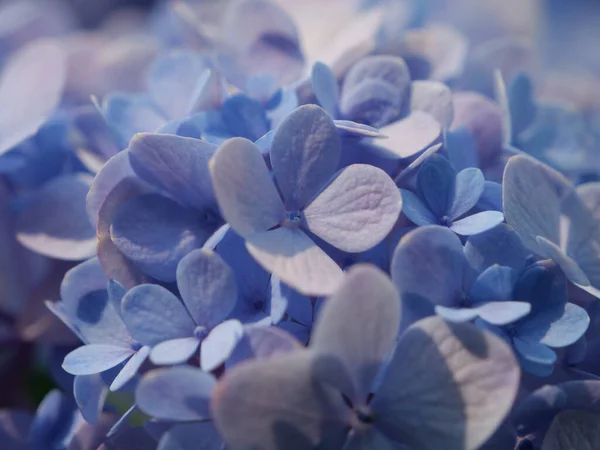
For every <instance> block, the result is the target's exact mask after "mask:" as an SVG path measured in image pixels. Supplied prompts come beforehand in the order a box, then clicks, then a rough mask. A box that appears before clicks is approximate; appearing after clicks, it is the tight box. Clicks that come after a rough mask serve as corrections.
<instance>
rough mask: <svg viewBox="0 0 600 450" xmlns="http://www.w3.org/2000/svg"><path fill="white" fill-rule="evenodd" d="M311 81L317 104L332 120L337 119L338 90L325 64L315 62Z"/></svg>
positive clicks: (336, 83)
mask: <svg viewBox="0 0 600 450" xmlns="http://www.w3.org/2000/svg"><path fill="white" fill-rule="evenodd" d="M311 81H312V86H313V90H314V92H315V97H316V98H317V101H318V102H319V104H320V105H321V106H322V107H323V109H324V110H325V111H327V113H328V114H329V115H330V116H331V117H332V118H335V117H337V115H338V105H339V103H340V88H339V86H338V82H337V79H336V78H335V75H334V73H333V71H332V70H331V69H330V68H329V66H327V64H323V63H322V62H317V63H315V65H314V66H313V67H312V72H311Z"/></svg>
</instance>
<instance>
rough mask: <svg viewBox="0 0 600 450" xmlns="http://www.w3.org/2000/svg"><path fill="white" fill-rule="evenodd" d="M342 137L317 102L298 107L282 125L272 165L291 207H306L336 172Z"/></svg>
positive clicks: (274, 146) (276, 139) (276, 137)
mask: <svg viewBox="0 0 600 450" xmlns="http://www.w3.org/2000/svg"><path fill="white" fill-rule="evenodd" d="M340 153H341V140H340V137H339V134H338V132H337V129H336V128H335V125H334V123H333V121H332V120H331V118H330V117H329V116H328V115H327V113H326V112H325V111H324V110H323V109H321V108H320V107H318V106H316V105H305V106H301V107H299V108H298V109H296V110H295V111H294V112H293V113H292V114H290V115H289V116H288V117H287V118H286V119H285V120H284V121H283V122H282V123H281V125H279V128H278V129H277V131H276V133H275V136H274V137H273V143H272V145H271V165H272V166H273V172H274V174H275V178H276V179H277V182H278V185H279V189H280V190H281V194H282V195H283V198H284V200H285V204H286V207H287V208H288V209H289V210H292V211H293V210H296V209H302V208H304V207H305V206H306V205H307V204H308V203H309V202H310V201H311V200H312V199H313V197H314V196H315V195H316V194H317V192H319V190H320V189H321V188H322V187H323V186H324V185H325V183H327V181H329V179H330V178H331V177H332V176H333V174H334V173H335V170H336V168H337V165H338V163H339V159H340Z"/></svg>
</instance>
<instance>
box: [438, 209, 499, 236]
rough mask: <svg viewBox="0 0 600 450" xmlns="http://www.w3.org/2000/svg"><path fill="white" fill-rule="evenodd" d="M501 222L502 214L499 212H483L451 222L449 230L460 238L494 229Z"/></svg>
mask: <svg viewBox="0 0 600 450" xmlns="http://www.w3.org/2000/svg"><path fill="white" fill-rule="evenodd" d="M503 221H504V214H502V213H501V212H500V211H483V212H480V213H477V214H473V215H472V216H468V217H465V218H464V219H460V220H457V221H456V222H453V223H452V225H450V229H451V230H452V231H454V232H455V233H456V234H460V235H461V236H471V235H474V234H479V233H483V232H484V231H487V230H489V229H491V228H494V227H495V226H497V225H499V224H501V223H502V222H503Z"/></svg>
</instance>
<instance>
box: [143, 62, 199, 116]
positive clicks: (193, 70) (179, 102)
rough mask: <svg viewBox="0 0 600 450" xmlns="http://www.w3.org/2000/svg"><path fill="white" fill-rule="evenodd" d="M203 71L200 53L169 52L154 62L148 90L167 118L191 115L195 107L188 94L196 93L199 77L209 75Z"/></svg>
mask: <svg viewBox="0 0 600 450" xmlns="http://www.w3.org/2000/svg"><path fill="white" fill-rule="evenodd" d="M206 68H207V67H206V62H205V60H203V59H202V57H201V56H200V55H199V54H196V53H192V52H186V51H175V52H171V53H169V54H167V55H165V56H163V57H161V58H158V59H156V60H155V61H154V63H153V64H152V67H151V68H150V71H149V74H148V89H149V91H150V95H151V96H152V99H153V100H154V102H155V103H156V104H157V105H158V106H159V107H160V108H161V109H162V111H164V113H165V114H166V116H167V117H168V118H170V119H174V118H178V117H182V116H187V115H189V114H190V113H191V112H192V109H193V107H194V106H195V105H194V104H193V103H192V102H191V101H190V94H192V93H193V92H195V91H196V89H197V87H198V81H199V80H200V78H202V77H203V76H204V75H205V74H208V72H205V71H206ZM193 100H195V99H193Z"/></svg>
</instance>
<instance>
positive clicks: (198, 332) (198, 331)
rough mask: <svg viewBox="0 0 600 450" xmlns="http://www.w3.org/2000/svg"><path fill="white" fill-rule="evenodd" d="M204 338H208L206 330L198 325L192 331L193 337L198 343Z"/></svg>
mask: <svg viewBox="0 0 600 450" xmlns="http://www.w3.org/2000/svg"><path fill="white" fill-rule="evenodd" d="M206 336H208V330H207V329H206V328H204V327H203V326H202V325H198V326H197V327H196V328H195V329H194V337H195V338H196V339H198V340H199V341H202V340H203V339H204V338H205V337H206Z"/></svg>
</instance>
